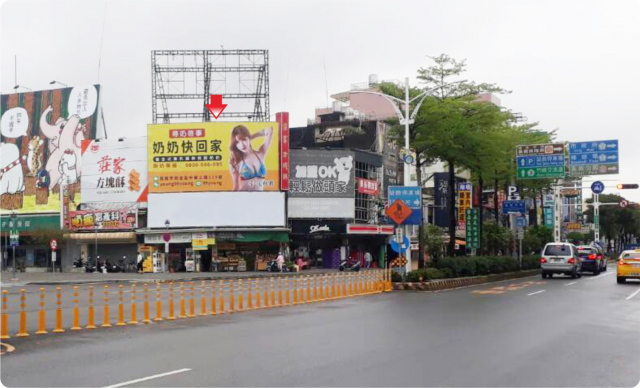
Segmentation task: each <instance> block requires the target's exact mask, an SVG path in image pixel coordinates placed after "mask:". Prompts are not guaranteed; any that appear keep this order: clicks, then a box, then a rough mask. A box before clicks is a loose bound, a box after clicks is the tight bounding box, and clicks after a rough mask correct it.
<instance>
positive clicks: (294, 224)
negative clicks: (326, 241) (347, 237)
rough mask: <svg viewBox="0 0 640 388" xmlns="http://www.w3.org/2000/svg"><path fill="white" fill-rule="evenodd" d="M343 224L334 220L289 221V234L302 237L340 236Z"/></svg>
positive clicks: (342, 231)
mask: <svg viewBox="0 0 640 388" xmlns="http://www.w3.org/2000/svg"><path fill="white" fill-rule="evenodd" d="M344 232H345V223H344V222H341V221H335V220H320V221H298V220H294V221H291V233H294V234H303V235H326V234H342V233H344Z"/></svg>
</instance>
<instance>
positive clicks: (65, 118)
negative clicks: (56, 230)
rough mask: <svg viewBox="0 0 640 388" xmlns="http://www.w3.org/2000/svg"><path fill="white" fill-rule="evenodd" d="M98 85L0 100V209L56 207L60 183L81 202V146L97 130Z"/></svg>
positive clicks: (58, 206)
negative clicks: (0, 156)
mask: <svg viewBox="0 0 640 388" xmlns="http://www.w3.org/2000/svg"><path fill="white" fill-rule="evenodd" d="M99 91H100V86H99V85H87V86H83V87H69V88H63V89H54V90H44V91H36V92H29V93H13V94H3V95H1V96H0V116H1V121H0V132H1V136H0V155H2V158H1V159H0V208H1V209H2V212H3V213H4V212H7V213H11V212H16V213H46V212H48V213H51V212H59V211H60V209H61V203H60V195H59V189H60V185H61V183H62V184H63V186H64V185H67V186H68V187H69V195H70V201H71V202H74V203H79V202H80V198H79V197H80V176H81V167H82V159H81V152H80V150H81V147H82V141H83V140H85V139H94V138H95V136H96V131H97V127H98V111H99Z"/></svg>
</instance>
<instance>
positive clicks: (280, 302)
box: [278, 277, 284, 307]
mask: <svg viewBox="0 0 640 388" xmlns="http://www.w3.org/2000/svg"><path fill="white" fill-rule="evenodd" d="M283 280H284V279H282V278H280V277H279V278H278V307H281V306H282V281H283Z"/></svg>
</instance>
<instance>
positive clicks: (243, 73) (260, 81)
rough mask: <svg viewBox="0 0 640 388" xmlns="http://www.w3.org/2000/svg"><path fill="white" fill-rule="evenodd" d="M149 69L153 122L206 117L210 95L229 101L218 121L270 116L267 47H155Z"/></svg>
mask: <svg viewBox="0 0 640 388" xmlns="http://www.w3.org/2000/svg"><path fill="white" fill-rule="evenodd" d="M151 72H152V82H151V93H152V101H151V104H152V110H153V113H152V115H153V117H152V121H153V123H154V124H157V123H172V122H173V123H175V122H189V121H191V122H192V121H211V112H209V109H207V108H206V107H205V106H204V105H205V104H209V102H210V95H212V94H220V95H222V101H223V103H225V104H228V106H227V108H226V109H225V110H224V112H223V113H222V114H221V116H220V121H224V119H229V118H231V119H234V120H233V121H238V119H242V118H244V119H245V120H249V121H269V117H270V115H269V51H268V50H154V51H152V52H151ZM241 121H244V120H241Z"/></svg>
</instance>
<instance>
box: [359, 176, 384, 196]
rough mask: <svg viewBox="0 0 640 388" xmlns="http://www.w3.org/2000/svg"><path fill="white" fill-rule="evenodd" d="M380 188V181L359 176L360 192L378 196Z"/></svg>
mask: <svg viewBox="0 0 640 388" xmlns="http://www.w3.org/2000/svg"><path fill="white" fill-rule="evenodd" d="M379 188H380V184H379V183H378V181H374V180H371V179H364V178H358V193H362V194H367V195H373V196H377V195H378V191H379Z"/></svg>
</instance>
